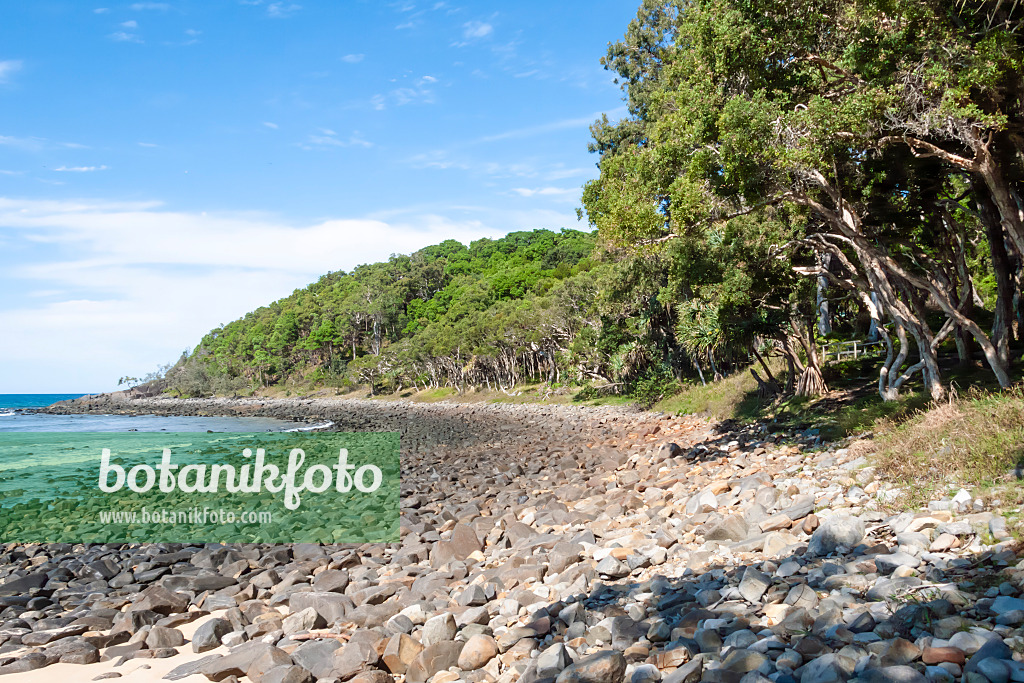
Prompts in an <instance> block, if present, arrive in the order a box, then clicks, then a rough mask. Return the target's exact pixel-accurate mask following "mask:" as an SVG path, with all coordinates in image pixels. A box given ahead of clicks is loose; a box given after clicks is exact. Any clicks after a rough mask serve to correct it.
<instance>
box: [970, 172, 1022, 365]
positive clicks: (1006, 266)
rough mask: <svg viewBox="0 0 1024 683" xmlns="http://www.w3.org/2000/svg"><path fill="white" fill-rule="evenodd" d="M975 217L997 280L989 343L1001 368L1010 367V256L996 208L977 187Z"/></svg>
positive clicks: (1011, 282) (1011, 296)
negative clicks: (980, 227)
mask: <svg viewBox="0 0 1024 683" xmlns="http://www.w3.org/2000/svg"><path fill="white" fill-rule="evenodd" d="M976 195H977V199H978V214H979V215H980V217H981V219H982V222H983V223H984V224H985V238H986V239H987V240H988V249H989V254H990V255H991V257H992V271H993V275H995V278H996V305H995V309H996V310H995V316H994V319H993V321H992V343H993V344H994V345H995V349H996V355H997V356H998V358H999V361H1000V362H1001V363H1002V364H1003V366H1004V367H1009V364H1010V330H1011V327H1010V326H1011V324H1012V320H1013V290H1014V286H1013V273H1012V271H1011V269H1010V256H1009V254H1008V253H1007V251H1006V236H1005V234H1004V232H1003V226H1002V225H1001V224H1000V223H999V220H998V218H997V216H996V208H995V206H994V205H993V204H992V200H991V198H990V197H989V196H988V193H987V192H986V191H985V188H983V187H981V188H977V187H976Z"/></svg>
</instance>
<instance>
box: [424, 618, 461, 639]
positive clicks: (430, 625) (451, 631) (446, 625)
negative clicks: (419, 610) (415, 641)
mask: <svg viewBox="0 0 1024 683" xmlns="http://www.w3.org/2000/svg"><path fill="white" fill-rule="evenodd" d="M458 630H459V627H458V626H457V625H456V624H455V617H454V616H452V615H451V614H450V613H445V614H439V615H437V616H436V617H432V618H430V619H428V620H427V623H426V624H424V625H423V635H422V636H420V642H422V643H423V646H424V647H430V646H431V645H434V644H435V643H442V642H445V641H449V640H454V639H455V634H456V633H458Z"/></svg>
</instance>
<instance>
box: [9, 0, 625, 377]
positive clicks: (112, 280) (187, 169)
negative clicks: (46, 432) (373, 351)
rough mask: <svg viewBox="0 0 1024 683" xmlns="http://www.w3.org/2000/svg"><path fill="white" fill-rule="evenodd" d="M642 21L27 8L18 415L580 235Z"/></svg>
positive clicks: (330, 10)
mask: <svg viewBox="0 0 1024 683" xmlns="http://www.w3.org/2000/svg"><path fill="white" fill-rule="evenodd" d="M637 5H638V3H637V2H636V0H615V1H612V0H596V1H591V2H585V3H583V2H569V3H549V2H534V1H520V2H512V3H487V2H468V3H466V2H463V3H460V2H447V1H445V2H426V3H419V2H415V1H410V2H395V3H388V2H359V1H351V2H349V1H342V0H332V1H327V0H321V1H319V2H312V1H304V0H299V2H273V1H269V0H191V1H180V2H166V3H165V2H135V3H125V4H104V3H97V4H90V3H85V2H81V1H80V0H75V1H65V2H57V1H52V0H35V1H33V2H31V3H14V4H9V5H8V6H7V7H5V9H4V21H3V22H2V23H0V393H16V392H46V391H52V392H61V391H100V390H109V389H112V388H115V385H116V382H117V378H118V377H120V376H121V375H125V374H130V375H140V374H145V373H147V372H149V371H151V370H153V369H155V368H156V366H157V365H158V364H161V363H165V362H170V361H173V360H174V359H175V358H176V357H177V356H178V355H179V354H180V353H181V351H182V350H184V349H186V348H188V347H190V346H192V345H193V344H195V343H196V342H197V341H198V340H199V339H200V337H201V336H202V334H204V333H205V332H206V331H208V330H209V329H211V328H212V327H214V326H216V325H218V324H221V323H225V322H228V321H230V320H232V319H234V318H237V317H239V316H241V315H243V314H244V313H246V312H247V311H249V310H251V309H253V308H255V307H257V306H260V305H262V304H266V303H269V302H270V301H272V300H275V299H277V298H280V297H281V296H285V295H287V294H288V293H290V292H291V291H292V290H293V289H295V288H296V287H301V286H304V285H305V284H307V283H309V282H311V281H313V280H315V279H316V278H317V277H318V276H319V275H320V274H322V273H324V272H326V271H329V270H349V269H351V268H352V267H354V266H356V265H358V264H360V263H366V262H372V261H378V260H382V259H386V258H387V257H388V255H389V254H391V253H407V252H409V251H413V250H415V249H417V248H420V247H423V246H426V245H428V244H433V243H436V242H439V241H441V240H443V239H447V238H450V237H452V238H455V239H459V240H461V241H463V242H468V241H470V240H473V239H477V238H479V237H484V236H491V237H494V236H500V235H502V234H505V233H506V232H509V231H511V230H520V229H533V228H550V229H558V228H561V227H577V228H580V227H585V226H583V225H581V224H579V223H577V221H576V217H575V208H576V207H577V206H578V205H579V196H580V188H581V186H582V184H583V183H584V182H585V181H586V180H587V179H589V178H592V177H594V176H595V175H596V168H595V166H594V163H595V161H596V159H595V158H594V157H593V156H592V155H590V154H588V153H587V151H586V146H587V141H588V139H589V132H588V126H589V124H590V123H591V122H592V121H593V120H594V119H595V118H597V117H598V116H599V115H600V113H602V112H607V113H609V114H610V115H611V116H612V118H616V117H620V116H622V115H623V113H624V110H623V102H622V96H621V91H620V90H619V89H618V87H617V86H616V85H614V83H613V80H612V76H611V74H610V73H608V72H607V71H605V70H604V69H603V68H602V67H601V66H600V63H599V60H600V58H601V56H602V55H603V54H604V53H605V50H606V47H607V43H608V42H609V41H614V40H617V39H618V38H619V37H621V35H622V34H623V32H624V31H625V28H626V25H627V23H628V22H629V20H630V19H631V18H632V17H633V16H635V14H636V7H637Z"/></svg>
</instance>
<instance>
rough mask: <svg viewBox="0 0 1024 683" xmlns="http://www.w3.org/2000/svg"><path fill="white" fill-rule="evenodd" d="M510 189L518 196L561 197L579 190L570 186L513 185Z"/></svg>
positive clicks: (576, 192)
mask: <svg viewBox="0 0 1024 683" xmlns="http://www.w3.org/2000/svg"><path fill="white" fill-rule="evenodd" d="M512 191H513V192H515V193H516V194H517V195H519V196H520V197H535V196H536V197H563V196H566V195H575V194H579V190H578V189H576V188H572V187H538V188H528V187H513V188H512Z"/></svg>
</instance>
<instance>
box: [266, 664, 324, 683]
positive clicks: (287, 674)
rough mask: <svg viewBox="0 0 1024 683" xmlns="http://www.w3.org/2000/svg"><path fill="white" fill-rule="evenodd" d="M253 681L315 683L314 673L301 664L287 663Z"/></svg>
mask: <svg viewBox="0 0 1024 683" xmlns="http://www.w3.org/2000/svg"><path fill="white" fill-rule="evenodd" d="M252 682H253V683H313V675H312V674H311V673H309V672H308V671H306V670H305V669H303V668H302V667H301V666H295V665H294V664H286V665H284V666H279V667H276V668H274V669H271V670H270V671H268V672H267V673H265V674H264V675H263V676H261V677H260V678H259V679H256V678H253V679H252Z"/></svg>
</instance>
